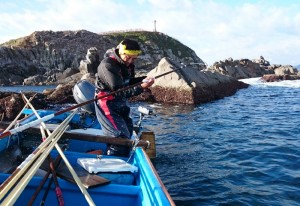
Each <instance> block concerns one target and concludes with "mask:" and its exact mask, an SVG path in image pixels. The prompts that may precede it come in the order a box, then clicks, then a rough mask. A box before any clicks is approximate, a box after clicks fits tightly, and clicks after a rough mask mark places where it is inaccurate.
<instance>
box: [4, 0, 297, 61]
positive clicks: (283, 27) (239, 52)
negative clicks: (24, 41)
mask: <svg viewBox="0 0 300 206" xmlns="http://www.w3.org/2000/svg"><path fill="white" fill-rule="evenodd" d="M299 8H300V2H298V1H297V0H285V1H281V0H272V1H263V0H248V1H243V0H231V1H230V0H227V1H226V0H131V1H119V0H86V1H81V0H51V1H48V0H31V1H26V0H25V1H19V0H11V1H9V2H7V3H3V2H1V3H0V28H1V29H0V43H3V42H6V41H8V40H10V39H15V38H19V37H23V36H27V35H29V34H31V33H32V32H34V31H41V30H53V31H64V30H80V29H86V30H88V31H91V32H95V33H100V32H106V31H116V30H130V29H144V30H149V31H153V29H154V20H156V28H157V30H158V31H159V32H162V33H165V34H167V35H169V36H171V37H173V38H176V39H177V40H179V41H180V42H182V43H183V44H185V45H187V46H189V47H190V48H191V49H193V50H194V51H195V52H196V54H197V55H198V56H199V57H200V58H201V59H202V60H203V61H205V62H207V63H208V64H209V65H210V64H212V63H213V62H215V61H219V60H224V59H227V58H229V57H232V58H233V59H240V58H249V59H253V58H258V57H259V56H260V55H262V56H264V57H265V58H266V59H267V60H269V61H270V62H271V63H273V64H275V63H276V64H292V65H296V64H300V49H299V48H300V38H299V36H300V9H299Z"/></svg>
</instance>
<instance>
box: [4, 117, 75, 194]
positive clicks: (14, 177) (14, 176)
mask: <svg viewBox="0 0 300 206" xmlns="http://www.w3.org/2000/svg"><path fill="white" fill-rule="evenodd" d="M74 114H75V112H74V113H72V114H71V115H70V116H68V117H67V118H66V119H65V120H64V121H63V122H62V124H61V125H60V126H58V127H57V128H56V129H55V130H54V131H53V133H52V134H51V135H50V136H49V137H48V138H47V139H46V140H45V141H44V142H42V143H41V144H40V145H39V146H38V147H37V148H36V149H35V150H34V151H33V152H32V153H31V154H30V155H29V156H28V157H27V158H26V159H25V160H24V161H23V162H22V163H21V164H20V165H19V166H18V167H17V169H16V170H15V171H14V172H13V173H12V174H11V175H10V176H9V177H8V178H7V179H6V180H5V181H4V182H3V183H2V184H1V185H0V199H2V198H3V197H4V195H5V194H6V193H7V192H8V191H9V190H10V188H11V187H12V186H13V185H14V184H15V183H16V182H17V181H18V179H19V178H20V177H21V176H22V175H23V174H24V173H25V171H27V169H28V168H29V167H30V166H31V165H32V163H33V162H35V161H36V159H37V158H38V157H39V155H40V154H41V153H43V152H44V151H45V150H46V148H47V147H48V146H49V145H50V143H51V142H52V141H53V139H55V137H56V136H57V135H58V134H59V133H60V130H61V129H62V128H64V127H66V128H67V126H68V122H69V121H70V120H71V117H72V116H74Z"/></svg>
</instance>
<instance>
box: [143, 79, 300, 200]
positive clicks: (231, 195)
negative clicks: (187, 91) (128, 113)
mask: <svg viewBox="0 0 300 206" xmlns="http://www.w3.org/2000/svg"><path fill="white" fill-rule="evenodd" d="M244 81H246V82H247V83H250V84H251V86H250V87H249V88H247V89H243V90H239V91H238V92H237V93H236V94H235V95H234V96H231V97H227V98H224V99H221V100H218V101H215V102H211V103H207V104H201V105H199V106H197V107H189V106H178V105H177V106H163V105H152V106H153V107H154V109H155V111H156V113H157V116H156V117H150V118H148V119H147V123H146V122H144V123H146V124H145V125H151V126H145V127H147V128H149V129H151V130H153V131H155V134H156V138H157V153H158V155H157V156H158V157H157V158H156V160H155V161H154V164H155V167H156V168H157V170H158V173H159V175H160V177H161V179H162V181H163V182H164V183H165V186H166V187H167V189H168V191H169V192H170V195H171V196H172V198H173V199H174V201H175V203H176V204H177V205H300V126H299V121H300V81H285V82H281V83H266V84H263V83H260V82H259V81H258V79H248V80H244Z"/></svg>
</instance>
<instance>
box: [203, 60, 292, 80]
mask: <svg viewBox="0 0 300 206" xmlns="http://www.w3.org/2000/svg"><path fill="white" fill-rule="evenodd" d="M205 71H216V72H218V73H221V74H223V75H228V76H231V77H234V78H236V79H246V78H253V77H262V76H264V75H266V76H268V77H270V76H269V75H270V74H274V75H275V76H276V75H277V76H278V78H280V76H281V77H283V76H285V75H297V69H296V68H294V67H293V66H291V65H281V64H270V62H269V61H267V60H265V59H264V57H262V56H261V57H260V58H259V59H254V60H249V59H240V60H233V59H232V58H228V59H226V60H224V61H219V62H215V63H214V64H213V65H212V66H211V67H209V68H207V69H206V70H205Z"/></svg>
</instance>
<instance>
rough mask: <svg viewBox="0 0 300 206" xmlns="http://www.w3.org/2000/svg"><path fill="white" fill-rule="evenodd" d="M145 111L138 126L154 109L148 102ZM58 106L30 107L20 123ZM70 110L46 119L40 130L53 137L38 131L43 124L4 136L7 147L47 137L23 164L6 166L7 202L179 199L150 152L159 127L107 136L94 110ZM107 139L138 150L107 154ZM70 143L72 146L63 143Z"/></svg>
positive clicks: (1, 178) (2, 196) (2, 201)
mask: <svg viewBox="0 0 300 206" xmlns="http://www.w3.org/2000/svg"><path fill="white" fill-rule="evenodd" d="M139 111H140V121H139V123H138V125H139V126H138V127H137V131H138V129H139V128H140V123H141V120H142V119H143V117H144V115H145V114H146V113H147V114H149V113H150V112H149V111H146V112H145V109H143V108H142V109H139ZM141 111H142V112H141ZM55 112H56V111H51V110H37V111H36V110H34V109H24V110H22V113H23V114H25V115H27V117H26V118H24V119H23V120H22V121H20V122H18V124H17V128H23V127H24V126H26V125H28V124H32V123H34V122H35V121H37V120H39V119H40V120H41V119H43V117H45V116H49V115H51V114H53V113H55ZM77 112H78V111H77ZM70 113H71V112H65V113H63V114H60V115H57V116H55V117H53V118H51V119H50V120H47V121H45V122H44V121H41V126H43V129H41V130H40V131H44V130H47V131H48V136H47V138H45V134H42V132H41V134H42V135H41V134H39V133H37V131H39V130H38V129H40V126H36V125H37V124H36V125H32V126H30V127H29V128H27V129H26V130H24V131H20V132H18V133H16V134H14V135H12V136H9V137H5V138H2V139H1V140H0V142H1V141H5V143H4V144H3V145H4V146H2V150H3V151H2V152H5V151H6V150H8V146H5V145H8V144H7V142H10V141H11V140H9V139H12V138H14V139H16V138H17V139H18V138H21V139H23V141H24V142H26V140H27V139H26V138H28V134H29V133H34V134H35V136H36V134H39V135H41V136H42V137H43V138H44V141H43V142H42V143H41V144H40V145H38V146H37V147H36V146H35V147H32V148H33V149H32V150H33V151H31V153H30V154H29V155H28V157H26V159H25V160H24V161H23V162H22V163H21V164H20V165H19V166H18V167H17V168H10V170H5V171H1V173H0V184H1V185H0V205H1V206H2V205H5V206H6V205H51V206H53V205H130V206H133V205H138V206H143V205H151V206H152V205H161V206H167V205H175V204H174V202H173V200H172V198H171V197H170V195H169V193H168V191H167V189H166V188H165V186H164V184H163V183H162V181H161V179H160V177H159V176H158V174H157V172H156V170H155V168H154V166H153V164H152V163H151V160H150V158H149V156H148V154H147V153H146V151H148V152H149V151H150V153H149V155H150V156H152V157H153V156H155V140H154V134H153V132H142V133H141V135H139V136H138V135H135V136H134V138H133V139H132V140H129V139H128V140H127V139H121V138H112V137H106V136H103V133H102V132H101V127H100V125H99V123H98V121H97V119H96V117H95V116H94V115H93V114H91V113H88V112H86V111H79V114H78V113H76V114H75V113H73V112H72V113H71V114H70ZM24 128H25V127H24ZM24 135H25V136H26V137H24ZM16 136H17V137H16ZM11 142H18V141H16V140H14V141H11ZM107 144H118V145H123V146H128V147H130V148H131V149H132V151H131V153H130V155H129V156H128V157H118V156H107V155H103V153H104V151H106V145H107ZM64 145H67V149H61V148H62V147H64ZM63 150H65V151H63ZM19 156H20V154H19ZM21 156H22V155H21ZM2 161H3V160H2ZM1 164H2V163H1ZM12 169H13V170H12ZM8 171H9V172H8ZM52 182H53V183H52ZM49 185H50V186H49Z"/></svg>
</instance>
